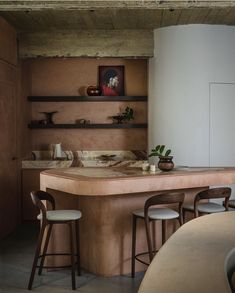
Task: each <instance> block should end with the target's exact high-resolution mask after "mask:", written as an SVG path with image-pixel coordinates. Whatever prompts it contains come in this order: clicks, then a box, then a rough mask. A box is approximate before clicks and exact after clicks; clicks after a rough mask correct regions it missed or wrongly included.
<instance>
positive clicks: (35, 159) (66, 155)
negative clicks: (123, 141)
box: [22, 150, 147, 169]
mask: <svg viewBox="0 0 235 293" xmlns="http://www.w3.org/2000/svg"><path fill="white" fill-rule="evenodd" d="M52 158H53V152H52V151H33V152H32V157H31V158H28V159H25V160H23V161H22V168H24V169H25V168H30V169H31V168H40V169H41V168H42V169H43V168H68V167H110V166H113V167H122V166H128V167H141V166H142V164H143V163H144V162H146V161H147V152H146V151H122V150H120V151H119V150H117V151H110V150H107V151H87V150H83V151H63V152H62V157H61V158H60V159H57V160H53V159H52Z"/></svg>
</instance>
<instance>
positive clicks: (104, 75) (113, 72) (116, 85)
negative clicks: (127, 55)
mask: <svg viewBox="0 0 235 293" xmlns="http://www.w3.org/2000/svg"><path fill="white" fill-rule="evenodd" d="M99 86H100V88H101V91H102V96H124V66H99Z"/></svg>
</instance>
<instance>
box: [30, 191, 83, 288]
mask: <svg viewBox="0 0 235 293" xmlns="http://www.w3.org/2000/svg"><path fill="white" fill-rule="evenodd" d="M31 198H32V201H33V203H34V204H35V205H36V206H37V207H38V208H39V209H40V211H41V214H42V219H41V228H40V233H39V237H38V241H37V246H36V251H35V255H34V260H33V266H32V271H31V275H30V279H29V284H28V290H31V289H32V285H33V280H34V276H35V272H36V268H39V270H38V275H41V273H42V270H43V268H46V269H53V268H67V267H71V268H72V270H71V275H72V289H73V290H75V289H76V280H75V266H76V263H77V272H78V275H81V270H80V247H79V222H78V220H67V221H50V220H48V219H47V216H46V213H47V209H46V207H45V206H44V204H43V203H42V200H45V201H48V202H50V204H51V206H52V210H55V200H54V198H53V197H52V196H51V195H50V194H49V193H47V192H44V191H32V192H31ZM54 224H67V225H68V226H69V229H70V247H71V253H47V249H48V244H49V240H50V236H51V231H52V227H53V225H54ZM48 225H49V228H48V231H47V233H46V236H45V237H46V238H45V243H44V247H43V248H42V242H43V237H44V234H45V231H46V227H47V226H48ZM74 225H75V230H76V250H77V252H76V254H75V249H74V240H75V239H74V233H73V228H74ZM41 251H42V253H41ZM52 255H53V256H58V255H70V256H71V265H68V266H44V261H45V257H46V256H52ZM75 257H76V258H77V262H75ZM39 259H40V265H37V263H38V260H39Z"/></svg>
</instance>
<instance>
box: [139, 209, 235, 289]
mask: <svg viewBox="0 0 235 293" xmlns="http://www.w3.org/2000/svg"><path fill="white" fill-rule="evenodd" d="M234 265H235V211H231V212H223V213H218V214H211V215H207V216H202V217H200V218H197V219H194V220H192V221H190V222H188V223H186V224H185V225H183V226H182V227H181V228H180V229H178V230H177V231H176V232H175V233H174V234H173V235H172V236H171V238H170V239H169V240H168V241H167V242H166V243H165V244H164V246H163V247H162V248H161V249H160V251H159V252H158V254H157V255H156V256H155V258H154V259H153V261H152V263H151V265H150V266H149V268H148V270H147V272H146V274H145V277H144V279H143V281H142V283H141V286H140V288H139V291H138V293H198V292H200V293H226V292H232V291H231V289H230V285H229V282H228V277H227V273H228V272H229V271H230V270H231V269H232V268H233V267H234Z"/></svg>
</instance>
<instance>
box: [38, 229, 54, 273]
mask: <svg viewBox="0 0 235 293" xmlns="http://www.w3.org/2000/svg"><path fill="white" fill-rule="evenodd" d="M52 225H53V224H49V228H48V231H47V236H46V240H45V244H44V248H43V252H42V255H43V256H42V258H41V262H40V266H39V270H38V274H39V275H41V273H42V269H43V265H44V261H45V254H46V253H47V248H48V244H49V240H50V236H51V230H52Z"/></svg>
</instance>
